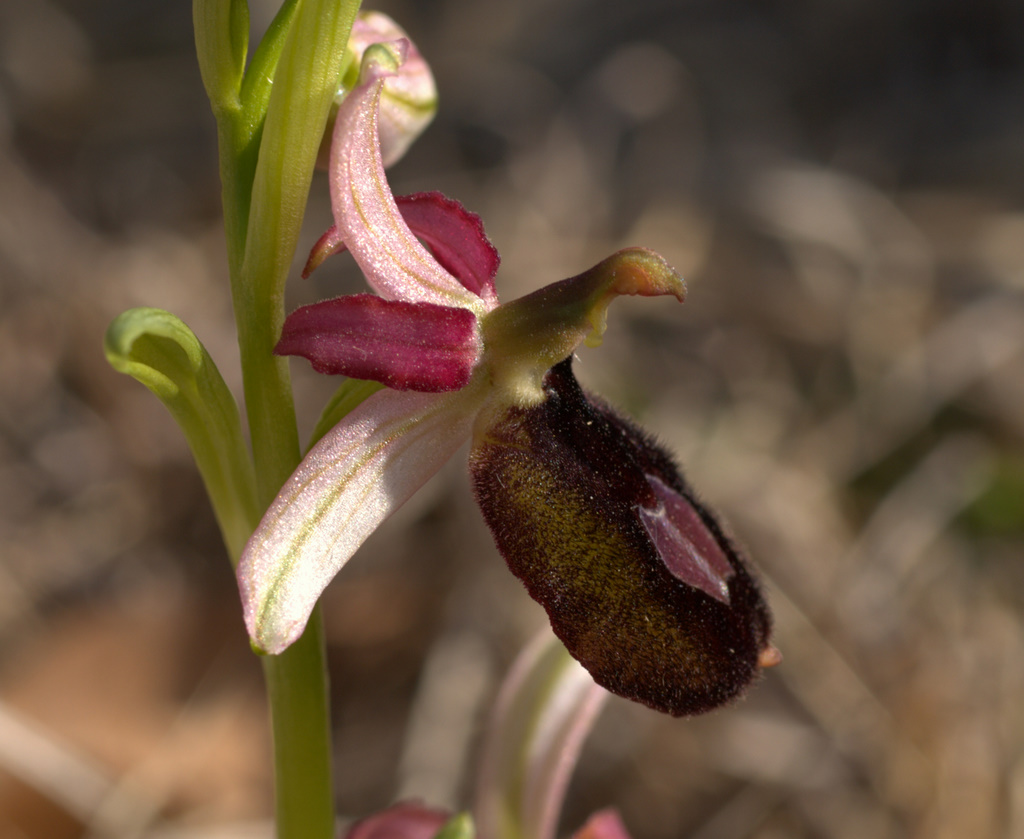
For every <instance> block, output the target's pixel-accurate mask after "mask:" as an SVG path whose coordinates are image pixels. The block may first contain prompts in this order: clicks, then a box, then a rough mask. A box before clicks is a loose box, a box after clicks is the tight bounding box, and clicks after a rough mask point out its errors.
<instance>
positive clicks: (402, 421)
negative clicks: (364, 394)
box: [238, 386, 481, 653]
mask: <svg viewBox="0 0 1024 839" xmlns="http://www.w3.org/2000/svg"><path fill="white" fill-rule="evenodd" d="M476 391H479V388H473V387H472V386H471V387H470V388H465V389H463V390H461V391H456V392H455V393H444V394H436V393H414V392H400V391H394V390H382V391H380V392H378V393H375V394H374V395H373V396H371V397H370V398H369V399H367V400H366V401H365V402H363V403H362V404H361V405H360V406H359V407H358V408H356V409H355V410H354V411H352V413H350V414H349V415H348V416H347V417H345V419H344V420H342V421H341V422H340V423H339V424H338V425H337V426H335V427H334V429H333V430H331V431H330V432H329V433H328V434H327V435H325V436H324V438H323V439H322V440H320V442H319V443H317V444H316V446H314V447H313V448H312V449H311V450H310V452H309V454H307V455H306V457H305V458H303V460H302V463H300V464H299V466H298V468H297V469H296V470H295V472H294V473H293V474H292V476H291V477H290V478H289V479H288V481H287V482H286V483H285V485H284V486H283V487H282V488H281V491H280V492H279V493H278V495H277V498H275V499H274V502H273V503H272V504H271V505H270V509H268V510H267V512H266V514H265V515H264V516H263V519H262V521H261V522H260V523H259V525H258V526H257V528H256V531H255V532H254V533H253V535H252V537H251V538H250V539H249V542H248V544H247V545H246V547H245V550H244V551H243V553H242V558H241V560H240V562H239V564H238V584H239V588H240V590H241V595H242V604H243V608H244V612H245V623H246V627H247V628H248V630H249V637H250V638H251V639H252V642H253V644H254V645H255V646H256V647H258V648H259V649H261V650H264V651H265V652H268V653H279V652H281V651H282V650H284V649H285V648H286V647H288V646H289V645H290V644H291V643H292V642H293V641H295V640H296V639H297V638H298V637H299V635H301V634H302V631H303V629H304V628H305V626H306V622H307V621H308V620H309V615H310V613H311V612H312V611H313V606H314V605H315V604H316V601H317V598H318V597H319V596H320V594H321V592H323V590H324V589H325V588H326V587H327V584H328V583H329V582H330V581H331V580H332V579H333V578H334V576H335V575H336V574H337V573H338V571H340V570H341V568H342V567H343V566H344V565H345V563H346V562H348V560H349V559H350V558H351V556H352V555H353V554H354V553H355V552H356V549H357V548H358V547H359V546H360V545H361V544H362V543H363V541H364V540H365V539H366V538H367V537H368V536H369V535H370V534H371V533H372V532H373V531H374V530H375V529H376V528H377V527H378V526H379V525H380V523H381V522H382V521H384V519H386V518H387V517H388V516H389V515H391V513H393V512H394V511H395V510H396V509H398V508H399V507H400V506H401V505H402V504H404V503H405V501H406V500H407V499H408V498H409V496H410V495H412V494H413V493H414V492H415V491H416V490H417V489H419V488H420V487H421V486H422V485H423V484H424V483H425V482H426V481H427V479H428V478H429V477H430V476H431V475H433V474H434V473H435V472H437V470H438V469H440V468H441V466H442V464H444V462H445V461H446V460H448V458H450V457H451V456H452V455H453V454H454V453H455V451H456V450H457V449H458V448H459V446H461V445H462V443H463V442H465V440H466V439H467V438H468V436H469V433H470V428H471V426H472V422H473V417H474V415H475V413H476V412H477V411H478V410H479V407H480V399H481V396H480V394H479V393H478V392H476Z"/></svg>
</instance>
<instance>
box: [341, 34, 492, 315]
mask: <svg viewBox="0 0 1024 839" xmlns="http://www.w3.org/2000/svg"><path fill="white" fill-rule="evenodd" d="M395 44H397V45H404V44H405V42H404V41H399V42H395ZM391 46H392V48H395V49H397V47H395V45H394V44H393V45H391ZM384 48H385V45H382V44H375V45H374V46H373V47H371V48H370V49H368V50H367V52H366V54H365V56H364V58H363V69H362V73H361V77H360V84H359V85H358V86H357V87H356V88H354V89H353V90H352V92H351V93H350V94H349V95H348V96H346V97H345V99H344V100H343V101H342V103H341V105H340V107H339V108H338V117H337V121H336V122H335V126H334V139H333V142H332V146H331V167H330V182H331V206H332V208H333V211H334V223H335V225H336V226H337V228H338V233H339V234H340V236H341V238H342V239H343V240H344V242H345V244H346V245H347V246H348V249H349V250H350V251H351V252H352V256H353V257H355V260H356V262H358V263H359V267H360V268H362V270H363V273H364V274H365V275H366V279H367V282H369V283H370V285H371V286H372V287H373V288H374V289H375V290H376V291H377V292H378V293H379V294H380V295H381V296H382V297H386V298H391V299H396V300H407V301H410V302H425V303H436V304H438V305H441V306H461V307H463V308H467V309H471V310H472V311H474V312H475V313H476V314H478V315H479V314H483V313H484V312H486V311H488V310H489V309H491V308H493V306H494V304H493V303H491V302H489V301H484V300H482V299H481V298H480V297H478V296H477V295H476V294H474V293H473V292H471V291H469V290H468V289H466V288H465V287H464V286H463V285H462V284H461V283H460V282H459V281H458V280H457V279H456V278H455V277H453V276H452V275H451V274H450V273H448V271H446V270H445V269H444V268H442V267H441V265H440V264H439V263H438V261H437V260H436V259H434V257H433V256H431V255H430V252H429V251H427V249H426V248H425V247H424V246H423V245H422V244H420V242H419V241H418V240H417V239H416V237H415V236H414V235H413V233H412V231H411V230H410V229H409V226H408V225H407V224H406V223H405V221H404V220H403V219H402V216H401V214H400V213H399V211H398V207H397V205H396V204H395V199H394V196H392V194H391V190H390V188H389V187H388V182H387V178H386V176H385V175H384V166H383V164H382V162H381V153H380V141H379V137H378V130H377V120H378V105H379V102H380V94H381V88H382V86H383V83H384V79H385V78H387V77H389V76H392V75H394V73H395V71H394V69H392V68H391V67H388V66H387V64H386V62H384V61H382V60H379V56H380V54H381V53H380V51H381V50H382V49H384ZM402 51H403V52H404V48H403V49H402Z"/></svg>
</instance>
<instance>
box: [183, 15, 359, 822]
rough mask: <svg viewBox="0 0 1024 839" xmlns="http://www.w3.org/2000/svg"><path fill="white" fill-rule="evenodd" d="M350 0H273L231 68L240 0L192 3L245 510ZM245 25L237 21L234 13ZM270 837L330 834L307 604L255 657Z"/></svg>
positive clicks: (281, 363) (241, 31)
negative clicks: (273, 650) (277, 2)
mask: <svg viewBox="0 0 1024 839" xmlns="http://www.w3.org/2000/svg"><path fill="white" fill-rule="evenodd" d="M359 5H360V4H359V0H285V3H284V4H283V6H282V8H281V10H280V11H279V13H278V15H277V17H276V18H275V20H274V23H273V24H272V25H271V27H270V29H269V30H268V32H267V35H266V37H265V38H264V40H263V42H262V43H261V45H260V46H259V47H258V48H257V49H256V51H255V53H254V55H253V59H252V62H251V64H250V66H249V70H248V72H247V73H246V74H245V77H244V78H243V77H242V74H241V67H242V66H244V60H245V45H246V38H247V24H248V12H247V9H246V7H245V3H244V0H194V2H193V14H194V20H195V27H196V47H197V51H198V53H199V65H200V70H201V72H202V75H203V83H204V85H205V86H206V89H207V92H208V94H209V95H210V101H211V104H212V106H213V112H214V115H215V116H216V118H217V129H218V139H219V145H220V170H221V181H222V190H223V192H222V194H223V202H224V226H225V235H226V238H227V250H228V268H229V273H230V276H231V293H232V299H233V302H234V307H235V321H236V325H237V328H238V342H239V347H240V349H241V360H242V376H243V383H244V388H245V401H246V410H247V415H248V420H249V431H250V437H251V440H252V449H253V462H254V464H255V476H256V495H257V498H258V500H259V509H265V508H266V506H267V505H268V504H269V503H270V501H271V500H272V499H273V497H274V496H275V495H276V493H277V491H278V490H279V489H280V487H281V484H282V483H284V481H285V479H286V478H287V477H288V475H290V474H291V472H292V471H293V470H294V468H295V466H296V465H297V464H298V462H299V457H300V450H299V440H298V432H297V428H296V421H295V408H294V402H293V399H292V389H291V380H290V377H289V374H288V366H287V362H286V361H285V360H284V359H281V358H278V357H276V356H274V355H273V352H272V350H273V347H274V345H275V343H276V342H277V339H278V336H279V335H280V331H281V325H282V323H283V322H284V286H285V281H286V279H287V276H288V272H289V269H290V267H291V263H292V258H293V256H294V253H295V247H296V244H297V241H298V237H299V232H300V229H301V226H302V218H303V215H304V213H305V208H306V202H307V200H308V194H309V186H310V182H311V180H312V175H313V166H314V163H315V161H316V155H317V151H318V149H319V147H320V141H321V138H322V137H323V133H324V129H325V126H326V123H327V116H328V111H329V109H330V106H331V102H332V101H333V98H334V95H335V93H336V91H337V89H338V80H339V78H340V74H341V70H342V66H343V64H342V62H343V59H344V53H345V47H346V45H347V42H348V37H349V33H350V31H351V27H352V23H353V21H354V20H355V16H356V12H357V11H358V10H359ZM243 22H244V23H245V27H243V26H242V23H243ZM264 673H265V675H266V681H267V691H268V698H269V702H270V708H271V719H272V722H273V732H274V770H275V780H276V786H277V790H276V803H277V828H278V830H277V835H278V837H279V839H331V837H332V836H333V833H334V800H333V788H332V780H331V729H330V718H329V713H328V710H329V706H328V700H327V696H328V687H327V677H326V667H325V655H324V643H323V629H322V620H321V618H320V614H319V610H317V611H316V613H315V615H314V618H313V619H312V620H311V621H310V623H309V626H308V627H307V629H306V632H305V634H304V635H303V636H302V638H301V639H300V640H299V641H298V642H296V643H295V644H293V645H292V646H291V647H290V648H289V649H288V650H286V651H285V652H284V653H282V654H281V655H279V656H274V657H268V658H266V659H264Z"/></svg>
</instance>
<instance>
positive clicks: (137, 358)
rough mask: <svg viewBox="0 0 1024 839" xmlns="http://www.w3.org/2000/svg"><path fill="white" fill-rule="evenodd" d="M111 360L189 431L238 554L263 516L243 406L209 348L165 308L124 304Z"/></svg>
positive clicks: (110, 344) (110, 343) (112, 333)
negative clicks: (242, 418)
mask: <svg viewBox="0 0 1024 839" xmlns="http://www.w3.org/2000/svg"><path fill="white" fill-rule="evenodd" d="M104 351H105V353H106V356H107V361H108V362H110V365H111V366H112V367H113V368H114V369H115V370H117V371H118V372H121V373H125V374H127V375H129V376H131V377H132V378H134V379H135V380H137V381H139V382H141V383H142V384H144V385H145V386H146V387H148V388H149V389H150V390H151V391H152V392H153V393H155V394H156V395H157V397H159V399H160V401H161V402H163V403H164V405H166V406H167V408H168V410H170V412H171V414H172V416H173V417H174V419H175V420H176V421H177V423H178V425H179V426H180V427H181V430H182V431H183V432H184V434H185V439H186V440H187V441H188V445H189V448H190V449H191V450H192V456H193V457H194V458H195V461H196V465H197V466H198V467H199V472H200V474H201V475H202V477H203V482H204V483H205V485H206V491H207V493H208V494H209V496H210V501H211V502H212V504H213V509H214V513H215V514H216V516H217V521H218V523H219V524H220V529H221V533H222V534H223V536H224V541H225V542H226V543H227V546H228V551H229V553H230V555H231V557H232V561H233V562H234V561H237V559H238V556H239V555H240V554H241V551H242V547H243V546H244V545H245V540H246V539H247V538H248V537H249V534H250V533H251V532H252V529H253V527H254V526H255V524H256V522H257V521H258V520H259V510H258V508H257V504H256V493H255V486H256V481H255V476H254V474H253V466H252V460H251V458H250V457H249V453H248V451H247V449H246V447H245V441H244V439H243V437H242V426H241V422H240V420H239V416H238V406H237V405H236V403H235V400H234V397H233V396H232V395H231V392H230V391H229V390H228V387H227V385H226V384H225V383H224V379H223V377H222V376H221V374H220V371H219V370H218V369H217V366H216V364H214V362H213V359H212V358H211V357H210V354H209V353H208V352H207V351H206V349H205V348H204V347H203V345H202V344H201V343H200V341H199V339H198V338H196V336H195V335H194V334H193V332H192V330H190V329H189V328H188V327H187V326H186V325H185V324H184V323H182V322H181V320H179V319H178V318H177V317H175V316H174V315H172V314H170V313H169V312H165V311H163V310H162V309H150V308H139V309H129V310H128V311H127V312H123V313H122V314H121V315H119V316H118V317H117V318H115V319H114V322H113V323H112V324H111V325H110V328H109V329H108V330H107V334H106V337H105V339H104Z"/></svg>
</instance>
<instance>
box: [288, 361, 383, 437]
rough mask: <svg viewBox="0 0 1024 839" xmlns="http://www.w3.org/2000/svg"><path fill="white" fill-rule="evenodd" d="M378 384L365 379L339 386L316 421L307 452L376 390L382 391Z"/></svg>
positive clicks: (350, 381) (347, 380)
mask: <svg viewBox="0 0 1024 839" xmlns="http://www.w3.org/2000/svg"><path fill="white" fill-rule="evenodd" d="M383 387H384V385H382V384H381V383H380V382H371V381H369V380H366V379H345V381H344V382H342V383H341V386H340V387H339V388H338V389H337V390H336V391H335V392H334V395H333V396H332V397H331V398H330V400H329V401H328V402H327V404H326V405H324V409H323V411H321V413H320V419H319V420H318V421H317V424H316V428H314V429H313V433H312V435H310V438H309V446H308V447H307V451H308V450H309V449H311V448H313V446H315V445H316V444H317V442H319V440H320V438H321V437H323V436H324V435H325V434H326V433H327V432H328V431H330V430H331V429H332V428H334V426H336V425H337V424H338V423H339V422H341V421H342V420H343V419H344V418H345V416H346V415H347V414H349V413H350V412H351V411H353V410H355V409H356V408H358V407H359V406H360V405H361V404H362V403H363V402H364V401H365V400H367V399H369V398H370V397H371V396H373V394H375V393H376V392H377V391H378V390H381V389H383Z"/></svg>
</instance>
